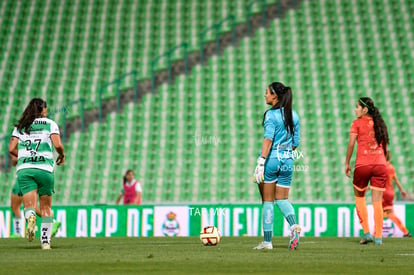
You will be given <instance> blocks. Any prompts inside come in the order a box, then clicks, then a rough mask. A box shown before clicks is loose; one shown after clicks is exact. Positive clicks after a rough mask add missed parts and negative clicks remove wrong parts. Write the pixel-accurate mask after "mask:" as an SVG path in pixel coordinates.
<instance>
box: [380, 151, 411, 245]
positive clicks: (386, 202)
mask: <svg viewBox="0 0 414 275" xmlns="http://www.w3.org/2000/svg"><path fill="white" fill-rule="evenodd" d="M390 160H391V152H390V151H388V153H387V174H388V180H387V183H386V185H385V191H384V194H383V196H382V208H383V209H384V218H389V219H391V220H392V222H393V223H394V224H395V225H397V226H398V228H399V229H400V230H401V231H402V232H403V234H404V237H412V236H411V234H410V232H408V229H407V228H406V227H405V226H404V224H403V223H402V222H401V220H400V219H399V218H398V217H397V216H396V215H395V214H394V204H393V200H394V186H393V185H392V184H393V181H394V180H395V183H396V184H397V186H398V189H399V190H400V193H401V196H402V197H403V198H404V197H406V196H407V193H405V191H404V189H403V188H402V186H401V183H400V181H399V180H398V178H397V174H396V173H395V169H394V166H393V165H392V164H391V162H390Z"/></svg>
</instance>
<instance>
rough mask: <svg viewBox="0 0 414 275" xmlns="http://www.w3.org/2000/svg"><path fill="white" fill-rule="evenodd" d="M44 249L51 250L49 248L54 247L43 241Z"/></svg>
mask: <svg viewBox="0 0 414 275" xmlns="http://www.w3.org/2000/svg"><path fill="white" fill-rule="evenodd" d="M42 249H44V250H49V249H52V248H51V247H50V243H42Z"/></svg>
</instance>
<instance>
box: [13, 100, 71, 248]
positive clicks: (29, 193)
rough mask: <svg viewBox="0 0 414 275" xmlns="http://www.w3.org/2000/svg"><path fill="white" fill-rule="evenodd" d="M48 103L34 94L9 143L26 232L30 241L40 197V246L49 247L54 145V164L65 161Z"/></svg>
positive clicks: (57, 128) (51, 223)
mask: <svg viewBox="0 0 414 275" xmlns="http://www.w3.org/2000/svg"><path fill="white" fill-rule="evenodd" d="M46 115H47V105H46V102H45V101H44V100H42V99H40V98H33V99H32V100H31V101H30V103H29V105H28V106H27V107H26V109H25V110H24V111H23V114H22V116H21V118H20V120H19V121H18V123H17V124H16V125H15V128H14V130H13V133H12V138H11V139H10V143H9V154H10V155H11V157H12V159H13V158H14V159H15V160H16V159H17V165H16V171H17V172H16V173H17V181H18V184H19V187H20V189H21V192H22V194H23V205H24V215H25V218H26V220H27V228H26V236H27V238H28V240H29V241H33V239H34V237H35V230H36V229H35V228H36V207H37V199H38V197H39V204H40V212H41V213H40V214H41V220H42V221H41V227H40V232H41V235H40V242H41V245H42V249H50V243H51V236H52V225H53V213H52V209H51V206H52V194H53V193H54V174H53V171H54V164H55V161H54V159H53V151H52V149H53V147H52V144H53V146H54V147H55V150H56V151H57V153H58V154H59V156H58V157H57V159H56V164H57V165H62V164H64V162H65V154H64V151H63V145H62V142H61V140H60V134H59V127H58V126H57V124H56V123H55V122H54V121H53V120H51V119H48V118H46Z"/></svg>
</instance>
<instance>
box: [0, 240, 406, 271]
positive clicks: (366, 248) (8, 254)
mask: <svg viewBox="0 0 414 275" xmlns="http://www.w3.org/2000/svg"><path fill="white" fill-rule="evenodd" d="M261 240H262V239H261V238H257V237H224V238H223V239H222V241H221V243H220V244H219V245H217V246H215V247H204V246H203V245H202V244H201V243H200V241H199V239H198V238H194V237H188V238H186V237H179V238H160V237H158V238H153V237H150V238H56V239H53V242H52V250H49V251H47V250H45V251H43V250H41V249H40V241H39V240H38V239H36V240H35V241H33V242H32V243H29V242H28V241H27V240H25V239H0V274H28V273H30V274H57V273H58V274H127V273H130V274H413V273H414V242H413V240H412V239H397V238H393V239H391V238H389V239H384V245H383V246H375V245H374V244H369V245H359V243H358V242H359V239H356V238H311V237H304V238H301V242H300V247H299V249H298V250H296V251H288V249H287V245H288V239H287V238H281V237H280V238H274V239H273V245H274V249H273V250H270V251H256V250H252V247H253V246H255V245H257V244H258V243H259V242H260V241H261Z"/></svg>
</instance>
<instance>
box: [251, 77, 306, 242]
mask: <svg viewBox="0 0 414 275" xmlns="http://www.w3.org/2000/svg"><path fill="white" fill-rule="evenodd" d="M265 98H266V104H268V105H271V106H272V107H271V108H270V109H269V110H267V111H266V112H265V113H264V116H263V127H264V140H263V144H262V151H261V155H260V157H259V158H258V160H257V166H256V170H255V173H254V176H255V179H256V182H257V183H258V184H259V189H260V193H261V195H262V201H263V209H262V219H263V233H264V241H263V242H261V243H260V244H259V245H258V246H256V247H255V248H254V249H273V245H272V235H273V223H274V204H276V205H277V206H278V207H279V209H280V211H281V212H282V213H283V216H284V217H285V219H286V221H287V222H288V223H289V225H290V241H289V246H288V248H289V250H295V249H296V248H297V247H298V245H299V235H300V227H299V225H298V224H297V223H296V216H295V212H294V210H293V207H292V204H291V203H290V202H289V200H288V196H289V189H290V183H291V181H292V173H293V168H294V167H293V150H295V149H296V148H297V147H298V146H299V142H300V137H299V136H300V126H299V116H298V114H297V113H296V112H295V111H294V110H292V90H291V88H290V87H286V86H285V85H283V84H282V83H280V82H273V83H272V84H270V85H269V86H268V87H267V89H266V94H265Z"/></svg>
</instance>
